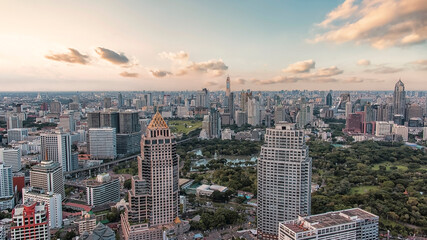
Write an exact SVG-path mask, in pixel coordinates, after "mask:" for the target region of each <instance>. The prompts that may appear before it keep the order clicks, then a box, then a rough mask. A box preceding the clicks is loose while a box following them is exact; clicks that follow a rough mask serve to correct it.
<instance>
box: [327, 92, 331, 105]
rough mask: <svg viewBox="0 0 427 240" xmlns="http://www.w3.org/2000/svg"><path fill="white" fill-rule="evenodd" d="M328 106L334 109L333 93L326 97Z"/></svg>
mask: <svg viewBox="0 0 427 240" xmlns="http://www.w3.org/2000/svg"><path fill="white" fill-rule="evenodd" d="M326 106H329V107H332V93H331V92H329V93H328V95H326Z"/></svg>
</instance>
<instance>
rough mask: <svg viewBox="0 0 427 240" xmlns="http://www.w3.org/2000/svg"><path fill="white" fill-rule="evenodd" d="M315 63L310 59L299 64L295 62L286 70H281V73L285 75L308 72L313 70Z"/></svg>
mask: <svg viewBox="0 0 427 240" xmlns="http://www.w3.org/2000/svg"><path fill="white" fill-rule="evenodd" d="M315 65H316V63H315V62H314V61H313V60H312V59H310V60H305V61H301V62H296V63H293V64H290V65H289V66H288V67H287V68H285V69H283V70H282V71H283V72H286V73H304V72H309V71H310V69H313V68H314V67H315Z"/></svg>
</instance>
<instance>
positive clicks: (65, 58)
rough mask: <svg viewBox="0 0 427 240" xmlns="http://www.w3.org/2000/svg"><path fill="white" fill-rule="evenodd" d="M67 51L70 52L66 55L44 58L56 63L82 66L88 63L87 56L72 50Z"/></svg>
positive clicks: (58, 54) (60, 54)
mask: <svg viewBox="0 0 427 240" xmlns="http://www.w3.org/2000/svg"><path fill="white" fill-rule="evenodd" d="M68 50H69V51H70V52H68V53H57V54H50V55H46V56H45V58H47V59H50V60H54V61H58V62H68V63H78V64H83V65H85V64H88V63H89V56H88V55H83V54H81V53H80V52H79V51H77V50H76V49H74V48H69V49H68Z"/></svg>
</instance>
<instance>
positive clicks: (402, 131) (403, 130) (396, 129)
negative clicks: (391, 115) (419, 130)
mask: <svg viewBox="0 0 427 240" xmlns="http://www.w3.org/2000/svg"><path fill="white" fill-rule="evenodd" d="M392 131H393V133H394V134H396V135H400V136H402V139H403V141H405V142H407V141H408V134H409V129H408V127H406V126H402V125H397V124H394V125H393V128H392Z"/></svg>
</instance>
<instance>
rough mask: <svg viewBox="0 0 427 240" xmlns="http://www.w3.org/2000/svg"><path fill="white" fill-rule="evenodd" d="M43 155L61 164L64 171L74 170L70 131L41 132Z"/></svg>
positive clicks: (43, 157)
mask: <svg viewBox="0 0 427 240" xmlns="http://www.w3.org/2000/svg"><path fill="white" fill-rule="evenodd" d="M40 139H41V157H42V159H49V160H50V161H53V162H57V163H59V164H60V165H61V167H62V171H64V172H68V171H72V170H73V163H72V158H71V136H70V134H69V133H65V132H62V131H56V132H55V133H44V134H40Z"/></svg>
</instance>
